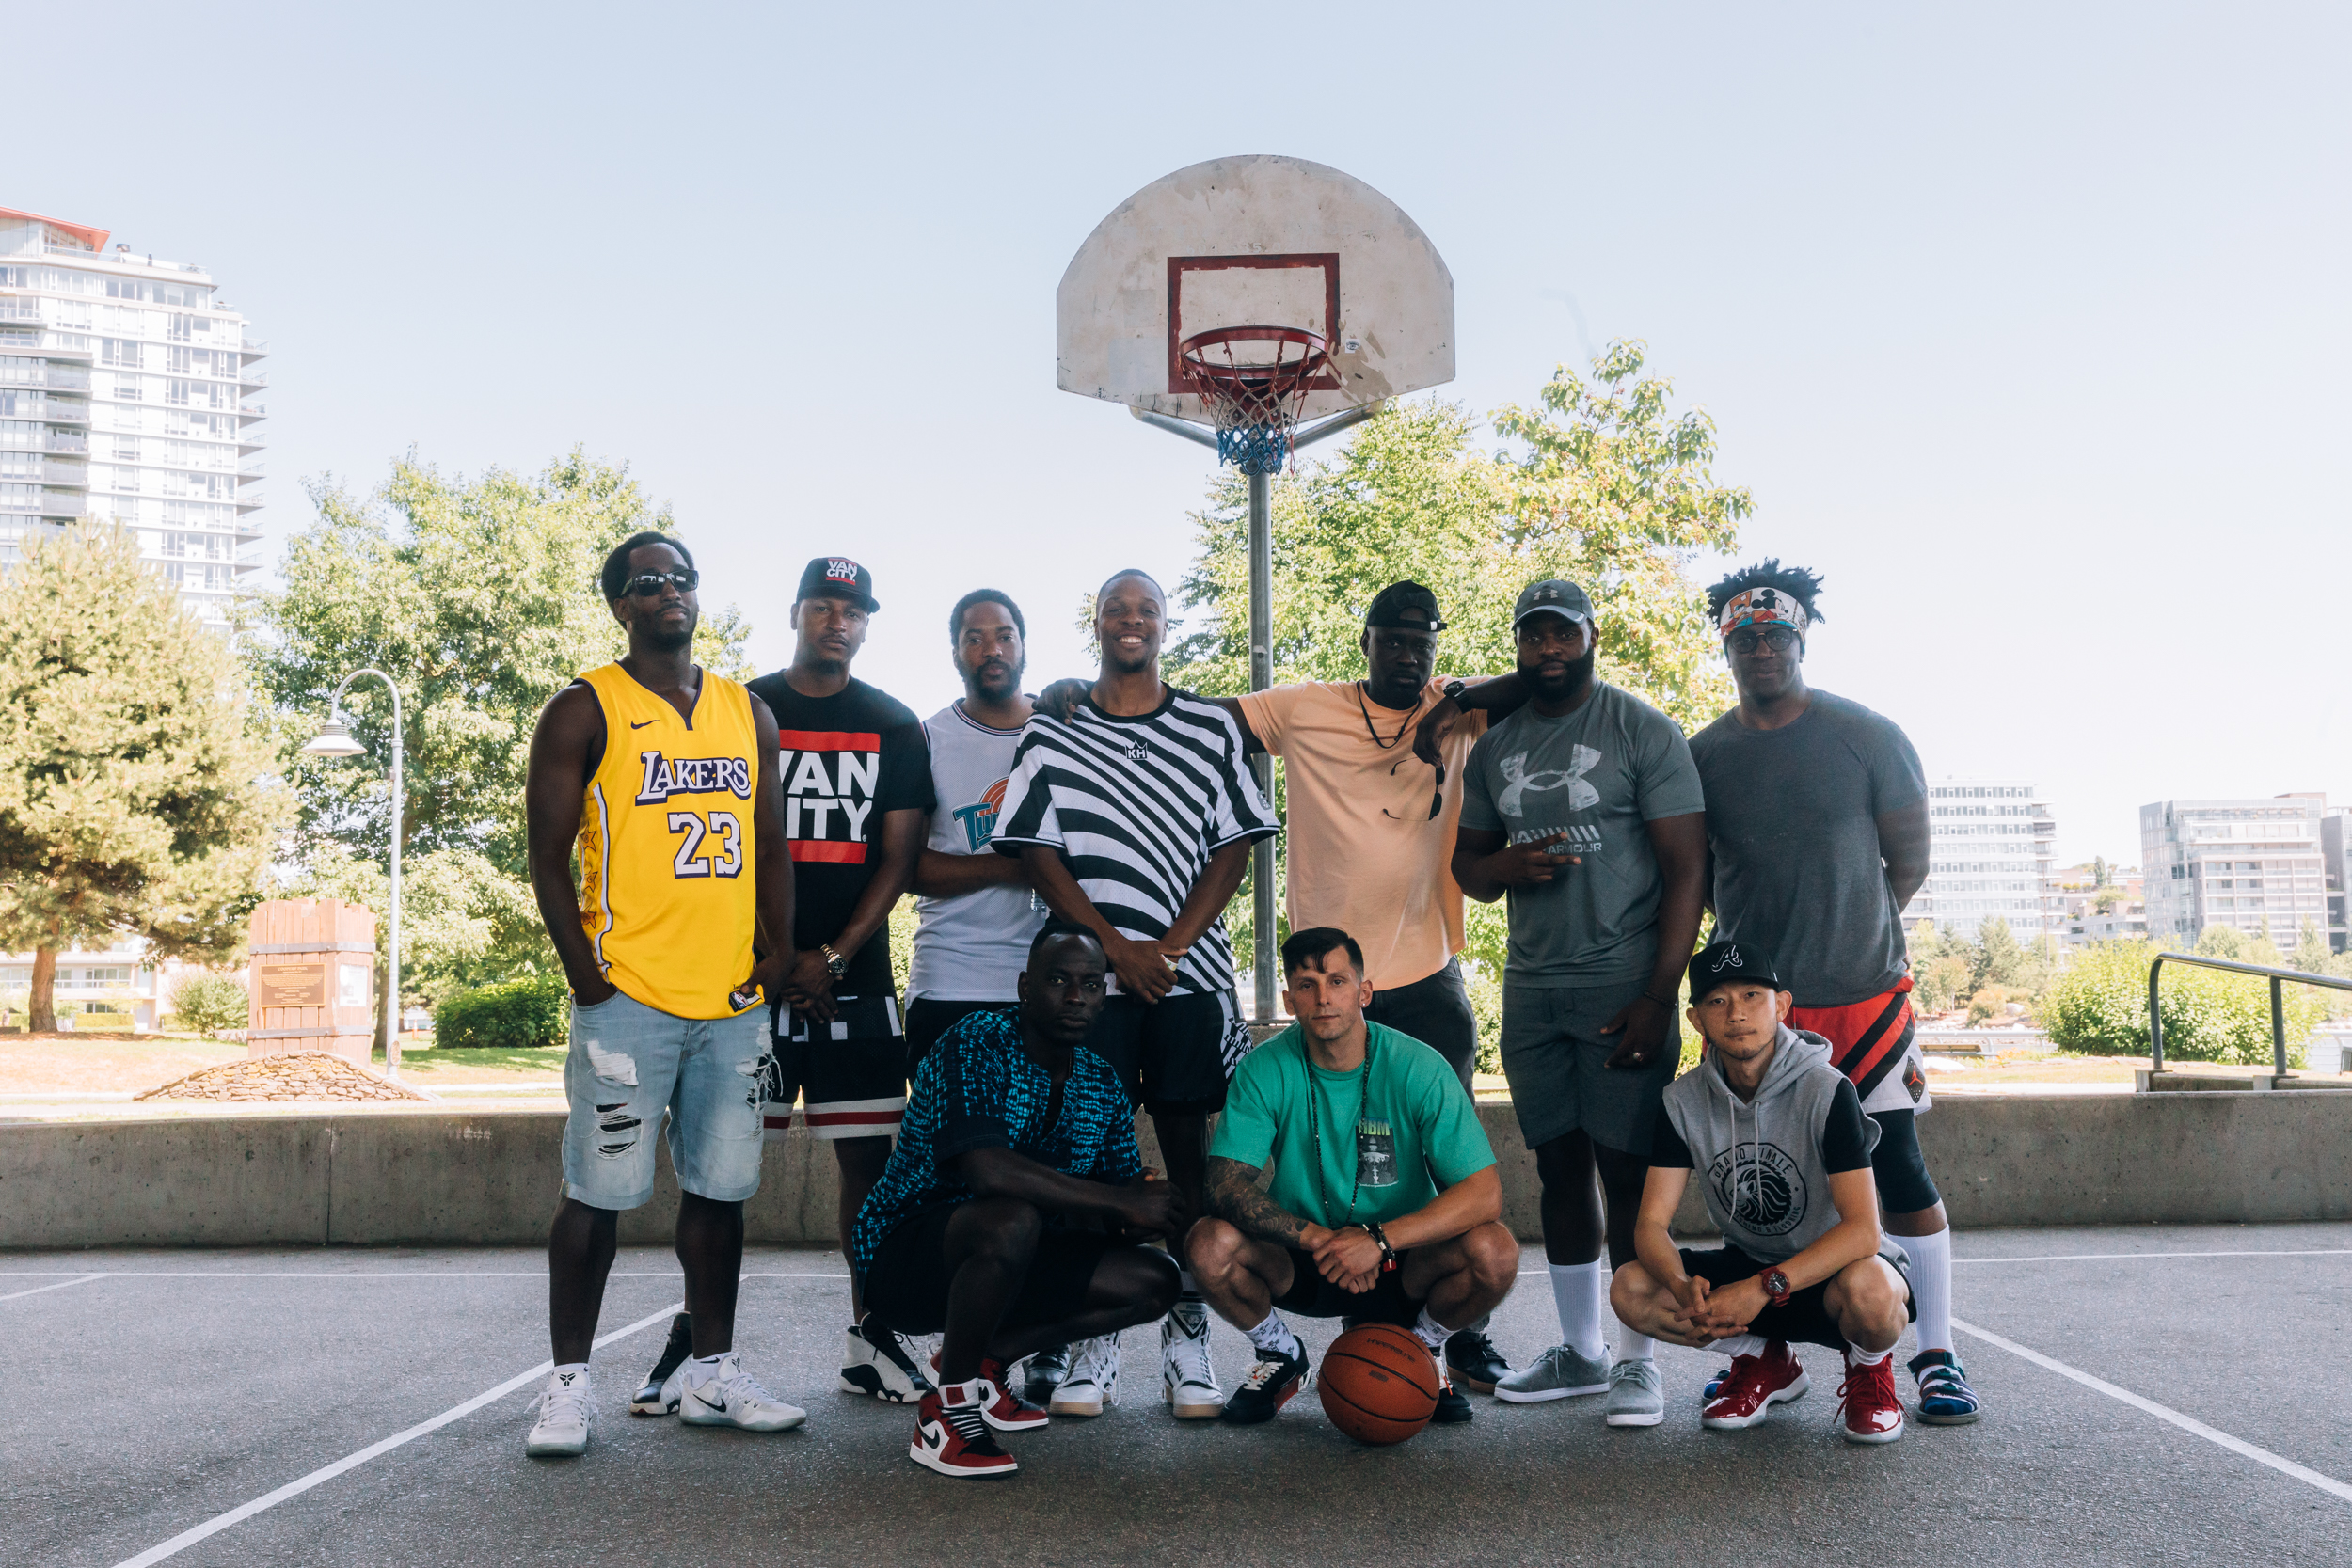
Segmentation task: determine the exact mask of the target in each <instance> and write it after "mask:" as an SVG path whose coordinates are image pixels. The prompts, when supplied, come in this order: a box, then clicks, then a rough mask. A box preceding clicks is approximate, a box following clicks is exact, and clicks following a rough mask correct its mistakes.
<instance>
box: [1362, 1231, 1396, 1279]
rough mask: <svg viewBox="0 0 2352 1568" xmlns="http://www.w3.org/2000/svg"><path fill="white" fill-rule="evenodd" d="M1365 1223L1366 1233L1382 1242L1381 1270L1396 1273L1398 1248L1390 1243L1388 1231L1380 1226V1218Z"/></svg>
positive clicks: (1384, 1272) (1385, 1272)
mask: <svg viewBox="0 0 2352 1568" xmlns="http://www.w3.org/2000/svg"><path fill="white" fill-rule="evenodd" d="M1363 1225H1364V1234H1365V1235H1367V1236H1369V1237H1371V1238H1372V1239H1373V1240H1374V1241H1375V1242H1377V1243H1380V1272H1381V1273H1382V1274H1394V1273H1395V1272H1396V1248H1394V1247H1392V1246H1391V1245H1389V1237H1388V1233H1387V1232H1386V1231H1384V1230H1382V1229H1381V1228H1380V1222H1379V1221H1378V1220H1366V1221H1364V1222H1363Z"/></svg>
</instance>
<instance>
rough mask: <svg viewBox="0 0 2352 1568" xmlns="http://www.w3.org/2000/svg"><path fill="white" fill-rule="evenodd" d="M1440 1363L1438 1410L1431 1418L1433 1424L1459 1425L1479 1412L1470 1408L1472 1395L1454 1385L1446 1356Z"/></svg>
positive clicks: (1442, 1425)
mask: <svg viewBox="0 0 2352 1568" xmlns="http://www.w3.org/2000/svg"><path fill="white" fill-rule="evenodd" d="M1436 1360H1437V1363H1438V1410H1437V1414H1435V1415H1434V1416H1431V1417H1430V1418H1429V1424H1430V1425H1431V1426H1441V1427H1458V1426H1461V1425H1462V1424H1464V1423H1465V1422H1467V1421H1469V1420H1470V1418H1471V1417H1473V1416H1474V1415H1476V1414H1477V1413H1476V1412H1475V1411H1473V1410H1471V1409H1470V1396H1469V1395H1468V1394H1465V1393H1462V1392H1460V1391H1459V1390H1457V1389H1456V1388H1455V1387H1454V1375H1453V1373H1451V1372H1449V1371H1448V1370H1446V1364H1445V1357H1444V1356H1442V1355H1440V1356H1438V1357H1437V1358H1436Z"/></svg>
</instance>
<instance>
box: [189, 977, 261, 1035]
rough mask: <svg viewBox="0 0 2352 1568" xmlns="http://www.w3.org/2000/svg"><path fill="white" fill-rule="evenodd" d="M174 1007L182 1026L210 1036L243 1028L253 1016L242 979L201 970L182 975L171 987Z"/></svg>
mask: <svg viewBox="0 0 2352 1568" xmlns="http://www.w3.org/2000/svg"><path fill="white" fill-rule="evenodd" d="M171 1010H172V1013H173V1015H174V1016H175V1017H177V1018H178V1019H179V1021H180V1027H181V1028H183V1029H193V1030H195V1031H196V1032H197V1033H198V1034H199V1035H203V1036H205V1037H215V1036H218V1035H222V1034H225V1033H227V1032H228V1031H229V1030H231V1029H242V1028H244V1027H245V1026H246V1022H247V1021H248V1020H249V1019H250V1018H251V1016H252V1012H251V1009H250V1007H249V1006H247V1002H246V990H245V982H244V981H243V980H239V979H236V978H234V977H233V976H230V975H227V974H204V973H202V972H201V971H199V972H197V973H195V974H183V975H182V976H181V977H180V980H179V983H178V984H176V985H174V986H173V987H172V988H171Z"/></svg>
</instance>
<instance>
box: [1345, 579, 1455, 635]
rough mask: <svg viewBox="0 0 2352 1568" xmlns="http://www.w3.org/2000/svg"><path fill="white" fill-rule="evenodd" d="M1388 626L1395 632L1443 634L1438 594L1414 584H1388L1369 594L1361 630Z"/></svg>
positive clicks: (1443, 626) (1443, 627)
mask: <svg viewBox="0 0 2352 1568" xmlns="http://www.w3.org/2000/svg"><path fill="white" fill-rule="evenodd" d="M1374 626H1390V627H1393V628H1394V629H1396V630H1398V631H1443V630H1445V623H1444V622H1443V621H1442V620H1439V619H1438V595H1437V594H1432V593H1431V592H1430V591H1429V590H1428V589H1426V588H1423V587H1422V585H1421V584H1420V583H1418V582H1392V583H1391V584H1389V585H1388V586H1387V587H1386V588H1383V589H1382V590H1380V592H1379V593H1377V594H1374V595H1373V599H1372V608H1371V609H1370V610H1365V611H1364V627H1365V629H1366V630H1370V629H1371V628H1372V627H1374Z"/></svg>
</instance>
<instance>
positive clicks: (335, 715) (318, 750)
mask: <svg viewBox="0 0 2352 1568" xmlns="http://www.w3.org/2000/svg"><path fill="white" fill-rule="evenodd" d="M362 675H373V676H374V677H375V678H376V679H377V680H380V681H382V682H383V683H384V685H385V686H386V688H388V689H389V690H390V691H391V694H392V908H391V929H390V931H389V933H388V935H387V938H386V941H385V943H384V954H385V962H384V970H385V985H384V1070H385V1071H386V1072H388V1073H389V1074H391V1075H392V1076H393V1077H395V1078H397V1077H398V1076H400V823H401V793H400V688H399V687H398V686H397V685H395V684H394V683H393V681H392V677H391V676H389V675H388V674H386V673H384V672H383V671H381V670H376V669H367V670H354V671H353V672H352V673H350V674H348V675H345V676H344V677H343V678H342V685H340V686H338V687H336V688H335V695H334V697H333V698H332V699H330V700H329V702H328V704H327V718H326V723H324V724H322V725H320V726H319V733H318V738H317V739H315V740H313V741H311V742H310V744H309V745H307V746H305V747H303V748H302V754H303V755H304V756H306V757H356V756H358V754H359V753H360V752H364V751H366V750H367V748H366V747H365V746H362V745H360V744H359V742H358V740H356V739H355V738H353V736H352V734H351V726H350V725H349V724H346V723H344V722H343V691H344V689H345V688H347V687H349V686H350V685H351V683H352V682H353V681H356V680H358V678H359V677H360V676H362Z"/></svg>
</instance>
